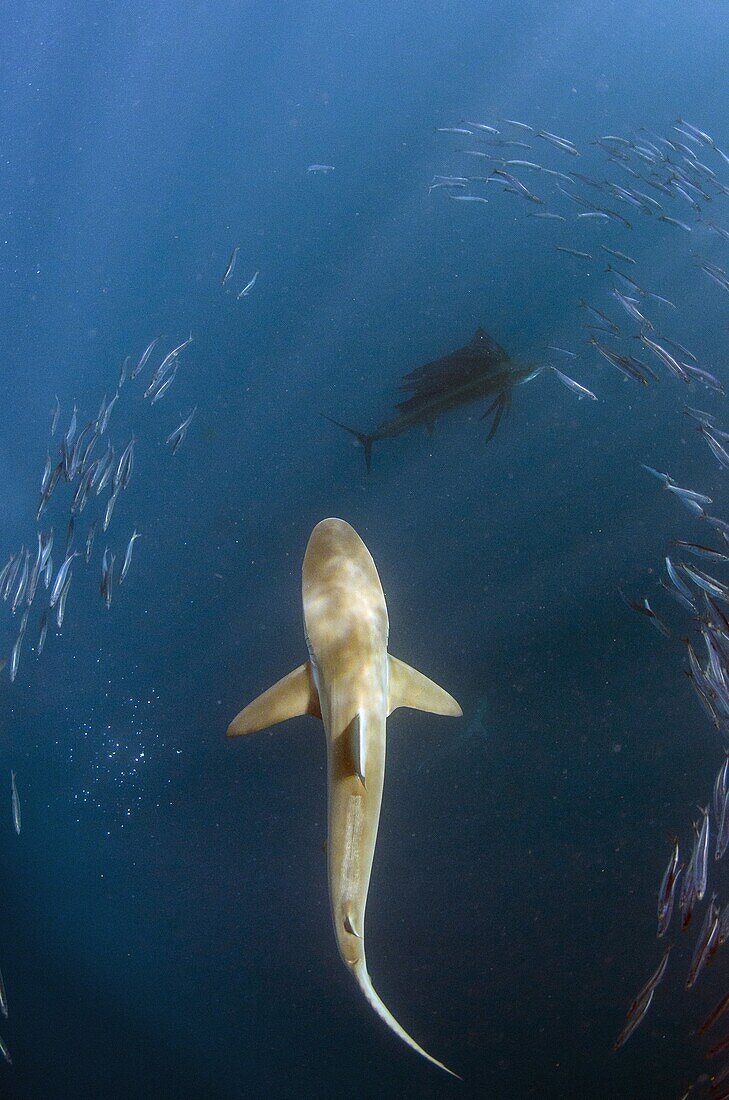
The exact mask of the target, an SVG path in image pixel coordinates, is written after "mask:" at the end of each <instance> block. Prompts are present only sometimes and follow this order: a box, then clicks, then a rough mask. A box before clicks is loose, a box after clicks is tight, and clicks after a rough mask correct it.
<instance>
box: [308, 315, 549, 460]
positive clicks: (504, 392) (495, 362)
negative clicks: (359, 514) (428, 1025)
mask: <svg viewBox="0 0 729 1100" xmlns="http://www.w3.org/2000/svg"><path fill="white" fill-rule="evenodd" d="M540 369H541V368H539V367H534V366H533V365H532V364H527V363H520V362H517V361H516V360H514V359H511V358H510V357H509V355H508V354H507V352H505V351H504V349H503V348H502V347H501V346H500V345H499V344H497V343H496V341H495V340H494V339H493V338H492V337H491V336H489V335H488V333H486V332H484V330H483V329H482V328H479V329H476V334H475V336H474V337H473V339H472V340H471V341H470V343H468V344H466V345H465V346H464V347H462V348H458V350H457V351H452V352H451V353H450V354H449V355H444V356H443V358H442V359H434V360H433V362H431V363H425V364H424V365H423V366H422V367H416V369H415V370H413V371H410V373H409V374H406V375H405V378H404V380H403V383H402V385H401V387H400V388H401V389H402V390H404V391H409V392H410V396H409V397H407V398H406V399H405V400H404V401H400V402H399V403H398V405H397V406H396V409H397V411H396V412H395V414H394V415H393V416H391V417H389V418H388V419H387V420H383V422H382V423H381V424H379V425H378V426H377V427H376V428H375V429H374V431H372V432H369V433H368V432H361V431H358V430H357V429H356V428H350V427H349V426H348V425H347V424H342V423H341V421H339V420H334V419H333V418H332V417H330V416H327V417H326V419H327V420H329V421H331V423H332V424H336V425H337V427H339V428H344V430H345V431H346V432H349V433H350V434H351V435H353V436H354V437H355V439H357V440H358V441H359V442H360V443H361V444H362V446H363V447H364V454H365V463H366V465H367V472H368V473H369V471H370V468H371V465H372V445H373V443H377V442H378V441H379V440H380V439H391V438H393V437H394V436H397V435H402V434H403V433H404V432H408V431H410V429H411V428H417V427H420V426H421V425H422V426H424V427H425V428H427V429H428V431H433V429H434V427H435V422H436V420H437V418H438V417H439V416H441V415H442V414H443V413H445V412H449V411H450V410H451V409H456V408H458V407H459V406H461V405H467V404H469V403H470V402H471V401H476V400H478V398H481V397H485V398H491V399H492V400H491V404H490V405H489V406H488V408H487V409H486V412H485V413H484V415H483V417H482V419H484V420H485V419H486V417H488V416H493V419H492V421H491V427H490V430H489V434H488V436H487V442H488V441H489V440H491V439H493V437H494V435H495V434H496V431H497V429H498V427H499V424H500V423H501V420H502V418H503V416H504V414H505V413H506V412H508V410H509V406H510V404H511V392H512V390H513V388H514V386H517V385H519V384H520V383H521V382H527V381H529V379H530V378H533V377H534V376H535V375H536V374H538V373H539V370H540Z"/></svg>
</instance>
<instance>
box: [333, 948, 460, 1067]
mask: <svg viewBox="0 0 729 1100" xmlns="http://www.w3.org/2000/svg"><path fill="white" fill-rule="evenodd" d="M352 972H353V974H354V976H355V978H356V979H357V984H358V985H359V987H360V989H361V990H362V992H363V993H364V995H365V997H366V998H367V1001H368V1003H369V1004H370V1005H371V1007H372V1008H373V1009H374V1010H375V1012H376V1013H377V1015H378V1016H379V1017H380V1019H381V1020H384V1022H385V1023H386V1024H387V1026H388V1027H389V1028H390V1030H391V1031H394V1032H395V1034H396V1035H398V1036H399V1037H400V1038H401V1039H402V1041H403V1042H404V1043H407V1045H408V1046H409V1047H411V1048H412V1050H414V1051H416V1052H417V1053H418V1054H420V1055H422V1057H423V1058H425V1059H426V1060H427V1061H428V1062H431V1063H432V1064H433V1065H434V1066H438V1068H439V1069H442V1070H445V1072H446V1073H449V1074H450V1075H451V1077H455V1078H456V1079H457V1080H459V1081H460V1080H462V1078H461V1077H459V1076H458V1074H457V1073H454V1072H453V1070H452V1069H448V1066H444V1065H443V1063H442V1062H439V1061H438V1059H437V1058H434V1057H433V1056H432V1054H428V1052H427V1050H423V1048H422V1047H421V1046H420V1045H419V1044H418V1043H416V1042H415V1040H414V1039H413V1037H412V1036H411V1035H408V1033H407V1031H406V1030H405V1028H404V1027H402V1026H401V1024H399V1023H398V1022H397V1020H396V1019H395V1017H394V1016H393V1015H392V1013H391V1012H390V1010H389V1008H388V1007H387V1005H386V1004H385V1003H384V1001H382V1000H381V998H380V996H379V994H378V993H377V991H376V989H375V987H374V986H373V984H372V979H371V978H370V975H369V971H368V970H367V962H366V960H365V958H364V953H363V954H362V957H361V958H360V959H359V960H358V962H356V963H355V964H354V966H352Z"/></svg>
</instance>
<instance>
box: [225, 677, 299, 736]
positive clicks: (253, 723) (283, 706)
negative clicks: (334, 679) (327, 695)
mask: <svg viewBox="0 0 729 1100" xmlns="http://www.w3.org/2000/svg"><path fill="white" fill-rule="evenodd" d="M302 714H312V715H313V716H314V717H315V718H321V708H320V706H319V693H318V691H317V690H316V684H315V683H314V677H313V675H312V671H311V665H310V664H309V662H308V661H307V662H306V664H303V665H299V667H298V668H295V669H294V671H293V672H289V674H288V676H284V678H283V680H279V681H278V683H276V684H274V685H273V687H270V688H269V689H268V691H264V693H263V695H259V696H258V698H257V699H254V700H253V702H252V703H249V704H248V706H247V707H244V708H243V710H242V711H241V712H240V714H238V715H236V717H235V718H234V719H233V721H232V722H231V723H230V725H229V726H228V737H240V736H241V735H242V734H244V733H256V732H257V731H258V730H263V729H267V728H268V727H269V726H275V725H277V723H278V722H285V721H286V719H287V718H298V717H300V716H301V715H302Z"/></svg>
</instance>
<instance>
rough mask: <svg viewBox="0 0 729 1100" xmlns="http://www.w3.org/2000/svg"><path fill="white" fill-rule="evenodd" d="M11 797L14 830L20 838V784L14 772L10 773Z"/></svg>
mask: <svg viewBox="0 0 729 1100" xmlns="http://www.w3.org/2000/svg"><path fill="white" fill-rule="evenodd" d="M10 796H11V800H12V807H13V828H14V829H15V832H16V834H17V835H18V836H20V824H21V821H20V796H19V795H18V783H17V780H16V777H15V772H14V771H11V773H10Z"/></svg>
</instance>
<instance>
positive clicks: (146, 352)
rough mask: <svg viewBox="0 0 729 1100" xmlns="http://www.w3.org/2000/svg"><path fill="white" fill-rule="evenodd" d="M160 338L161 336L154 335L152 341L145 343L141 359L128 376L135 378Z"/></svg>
mask: <svg viewBox="0 0 729 1100" xmlns="http://www.w3.org/2000/svg"><path fill="white" fill-rule="evenodd" d="M161 339H162V337H161V336H155V338H154V340H152V342H151V343H150V344H148V345H147V347H146V348H145V349H144V351H143V352H142V357H141V359H140V360H139V362H138V363H137V365H136V367H135V368H134V370H133V371H132V373H131V375H130V376H129V377H130V378H136V377H137V375H138V374H139V372H140V371H141V370H144V368H145V366H146V365H147V362H148V360H149V357H150V355H151V354H152V352H153V351H154V349H155V348H156V347H157V344H158V343H159V342H160V340H161Z"/></svg>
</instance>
